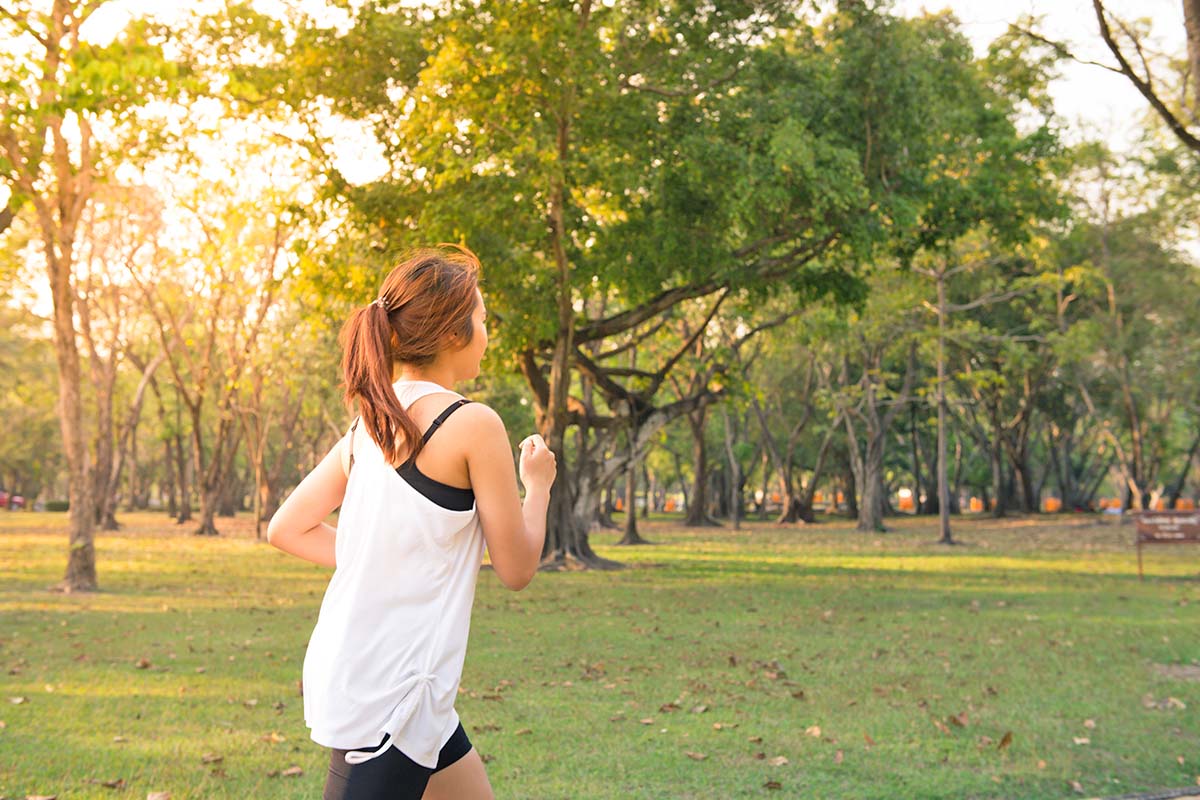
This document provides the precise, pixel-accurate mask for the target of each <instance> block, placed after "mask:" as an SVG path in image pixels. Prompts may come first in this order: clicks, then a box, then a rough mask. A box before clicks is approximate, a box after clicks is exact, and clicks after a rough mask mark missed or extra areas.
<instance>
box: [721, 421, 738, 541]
mask: <svg viewBox="0 0 1200 800" xmlns="http://www.w3.org/2000/svg"><path fill="white" fill-rule="evenodd" d="M721 415H722V421H723V423H724V426H725V457H726V459H727V460H728V462H729V516H730V519H731V520H732V522H733V529H734V530H735V531H740V530H741V529H742V515H741V508H740V505H741V503H739V502H738V501H739V500H740V498H741V494H742V465H741V464H740V463H738V460H737V455H736V454H735V453H734V451H733V428H732V426H731V423H730V422H729V410H728V409H724V408H723V409H721Z"/></svg>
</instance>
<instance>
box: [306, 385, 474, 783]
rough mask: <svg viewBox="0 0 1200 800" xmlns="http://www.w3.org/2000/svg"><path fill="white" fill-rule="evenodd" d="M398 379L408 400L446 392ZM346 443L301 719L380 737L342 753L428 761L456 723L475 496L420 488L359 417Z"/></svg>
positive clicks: (345, 737)
mask: <svg viewBox="0 0 1200 800" xmlns="http://www.w3.org/2000/svg"><path fill="white" fill-rule="evenodd" d="M395 389H396V395H397V397H398V398H399V400H400V404H401V405H402V406H403V407H405V408H408V406H409V405H410V404H412V403H413V402H415V401H416V400H417V399H419V398H421V397H424V396H425V395H427V394H432V393H434V392H446V391H449V390H447V389H445V388H443V387H442V386H439V385H438V384H436V383H431V382H428V381H400V382H398V383H396V384H395ZM434 430H436V426H435V427H434ZM430 441H431V442H432V441H436V440H433V439H431V440H430ZM353 442H354V447H353V454H354V461H353V464H352V468H351V470H350V477H349V480H348V481H347V484H346V495H345V498H344V499H343V501H342V508H341V513H340V514H339V517H338V526H337V542H336V545H335V552H336V554H337V568H336V569H335V570H334V573H333V578H332V579H331V580H330V581H329V587H328V588H327V589H326V590H325V599H324V600H323V601H322V603H321V612H320V615H319V616H318V618H317V625H316V628H315V629H314V630H313V634H312V637H311V638H310V639H309V642H308V652H307V653H306V654H305V657H304V719H305V722H306V723H307V724H308V727H309V728H311V729H312V738H313V740H314V741H316V742H317V743H318V744H321V745H324V746H325V747H331V748H338V749H342V750H354V748H367V747H373V746H375V745H376V744H378V743H379V742H380V740H381V739H382V740H384V744H383V746H382V747H380V748H379V749H378V750H377V751H376V752H375V753H370V752H361V751H354V752H350V753H348V754H347V755H346V761H347V762H348V763H351V764H355V763H361V762H363V761H367V760H369V759H370V758H372V757H374V756H375V755H379V754H382V753H384V752H386V751H387V749H388V747H389V745H394V746H396V747H398V748H399V749H400V751H401V752H403V753H404V754H405V755H407V756H408V757H409V758H411V759H412V760H413V761H415V762H417V763H418V764H421V765H422V766H425V767H428V768H430V769H432V768H434V767H436V766H437V760H438V753H439V751H440V750H441V749H442V747H443V745H445V743H446V742H447V741H448V740H449V738H450V736H451V735H452V734H453V733H454V731H455V729H457V727H458V724H459V719H458V714H457V712H456V711H455V710H454V700H455V697H456V696H457V694H458V684H459V680H460V679H461V677H462V667H463V660H464V658H465V657H466V652H467V634H468V631H469V627H470V623H471V604H472V602H473V601H474V599H475V582H476V579H477V578H478V576H479V566H480V563H481V562H482V559H483V550H484V540H483V531H482V529H481V528H480V525H479V515H478V513H477V508H476V506H475V505H474V503H472V505H471V508H470V509H469V510H466V511H453V510H449V509H447V508H443V507H442V506H440V505H438V504H437V503H435V502H434V501H433V500H431V499H429V498H428V497H426V496H425V495H424V494H421V493H420V492H418V491H417V490H416V489H415V488H413V486H412V485H410V484H409V483H408V481H406V480H405V479H404V478H403V477H401V475H399V474H398V473H397V471H396V468H395V467H393V466H391V465H390V464H388V463H387V461H386V460H385V459H384V457H383V452H382V451H381V450H380V449H379V446H378V445H377V444H376V443H375V442H374V441H373V440H372V439H371V437H370V435H369V434H367V433H366V431H365V430H363V429H362V426H359V427H358V430H356V432H355V433H354V434H353Z"/></svg>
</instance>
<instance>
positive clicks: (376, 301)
mask: <svg viewBox="0 0 1200 800" xmlns="http://www.w3.org/2000/svg"><path fill="white" fill-rule="evenodd" d="M371 305H373V306H379V307H380V308H382V309H383V310H384V311H387V305H386V304H385V303H384V302H383V298H382V297H376V298H375V299H374V300H372V301H371Z"/></svg>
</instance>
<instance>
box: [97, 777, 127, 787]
mask: <svg viewBox="0 0 1200 800" xmlns="http://www.w3.org/2000/svg"><path fill="white" fill-rule="evenodd" d="M100 785H101V786H103V787H105V788H106V789H124V788H125V779H124V778H116V779H114V780H111V781H100Z"/></svg>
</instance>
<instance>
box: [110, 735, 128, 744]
mask: <svg viewBox="0 0 1200 800" xmlns="http://www.w3.org/2000/svg"><path fill="white" fill-rule="evenodd" d="M113 741H114V742H116V743H117V744H124V743H125V742H128V741H129V740H128V739H126V738H125V737H124V736H114V737H113Z"/></svg>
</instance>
